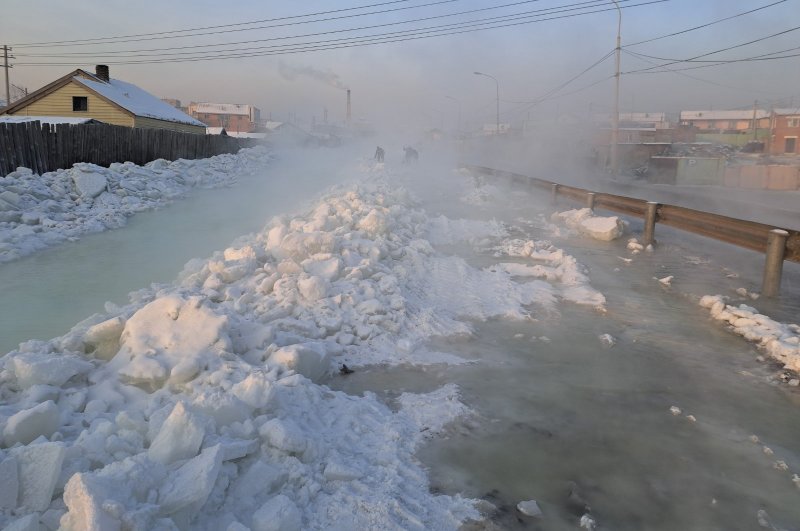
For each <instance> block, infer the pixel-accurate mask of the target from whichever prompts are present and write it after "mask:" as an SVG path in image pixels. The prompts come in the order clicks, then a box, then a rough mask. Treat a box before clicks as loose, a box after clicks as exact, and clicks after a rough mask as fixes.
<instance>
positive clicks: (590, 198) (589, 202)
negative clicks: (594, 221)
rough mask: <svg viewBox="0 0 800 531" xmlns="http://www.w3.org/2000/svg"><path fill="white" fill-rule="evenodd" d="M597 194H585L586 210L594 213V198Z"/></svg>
mask: <svg viewBox="0 0 800 531" xmlns="http://www.w3.org/2000/svg"><path fill="white" fill-rule="evenodd" d="M596 195H597V194H595V193H594V192H586V208H588V209H590V210H591V211H592V212H594V198H595V196H596Z"/></svg>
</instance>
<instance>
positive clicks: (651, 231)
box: [642, 201, 658, 247]
mask: <svg viewBox="0 0 800 531" xmlns="http://www.w3.org/2000/svg"><path fill="white" fill-rule="evenodd" d="M657 214H658V203H656V202H654V201H648V202H647V208H646V210H645V212H644V236H643V239H644V241H643V242H642V245H644V246H645V247H647V246H648V245H655V243H656V216H657Z"/></svg>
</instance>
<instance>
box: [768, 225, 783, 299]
mask: <svg viewBox="0 0 800 531" xmlns="http://www.w3.org/2000/svg"><path fill="white" fill-rule="evenodd" d="M788 237H789V233H788V232H786V231H785V230H781V229H772V230H771V231H769V238H768V239H767V254H766V260H765V263H764V281H763V282H762V283H761V294H762V295H764V296H765V297H777V296H778V293H779V292H780V290H781V275H782V274H783V256H784V254H785V252H786V238H788Z"/></svg>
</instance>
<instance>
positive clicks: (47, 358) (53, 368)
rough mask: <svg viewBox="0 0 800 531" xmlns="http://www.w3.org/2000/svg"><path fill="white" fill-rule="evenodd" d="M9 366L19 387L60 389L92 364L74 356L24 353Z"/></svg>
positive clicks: (89, 368)
mask: <svg viewBox="0 0 800 531" xmlns="http://www.w3.org/2000/svg"><path fill="white" fill-rule="evenodd" d="M11 365H12V367H13V369H14V375H15V376H16V377H17V382H18V383H19V385H20V387H22V388H23V389H27V388H28V387H30V386H32V385H37V384H44V385H55V386H57V387H60V386H62V385H64V384H65V383H66V381H67V380H69V379H70V378H72V377H73V376H75V375H76V374H82V373H85V372H88V371H90V370H91V369H92V367H93V366H92V364H91V363H89V362H88V361H84V360H81V359H80V358H78V357H76V356H70V355H56V354H44V353H39V352H24V353H22V354H18V355H16V356H14V358H13V359H12V362H11Z"/></svg>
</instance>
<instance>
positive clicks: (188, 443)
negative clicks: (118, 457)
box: [147, 402, 205, 465]
mask: <svg viewBox="0 0 800 531" xmlns="http://www.w3.org/2000/svg"><path fill="white" fill-rule="evenodd" d="M204 436H205V427H204V426H203V423H202V421H201V420H200V419H199V418H198V417H197V415H195V414H193V413H191V412H190V411H187V409H186V406H184V404H183V402H178V403H177V404H175V407H174V408H173V409H172V412H171V413H170V414H169V417H167V420H165V421H164V424H162V425H161V429H160V430H159V432H158V435H156V438H155V439H154V440H153V443H152V444H151V445H150V449H149V450H148V451H147V455H148V456H149V457H150V459H152V460H153V461H158V462H159V463H161V464H164V465H167V464H169V463H172V462H175V461H177V460H179V459H188V458H190V457H194V456H195V455H197V451H198V450H199V449H200V445H201V444H202V443H203V437H204Z"/></svg>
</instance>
